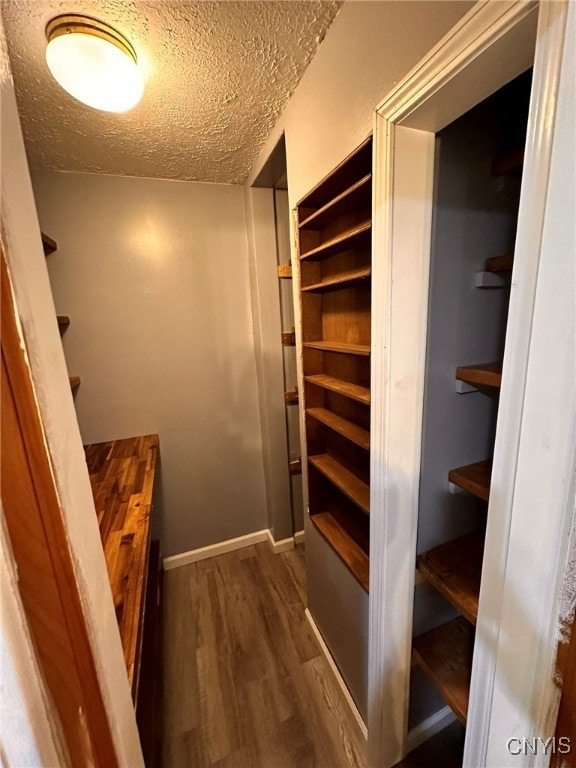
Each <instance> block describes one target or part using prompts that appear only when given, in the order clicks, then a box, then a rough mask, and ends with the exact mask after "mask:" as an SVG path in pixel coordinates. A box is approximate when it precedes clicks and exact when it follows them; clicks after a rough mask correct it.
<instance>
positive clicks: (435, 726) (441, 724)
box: [407, 707, 456, 752]
mask: <svg viewBox="0 0 576 768" xmlns="http://www.w3.org/2000/svg"><path fill="white" fill-rule="evenodd" d="M454 720H456V715H455V714H454V712H453V711H452V710H451V709H450V707H442V709H439V710H438V712H435V713H434V714H433V715H430V717H427V718H426V720H423V721H422V722H421V723H418V725H417V726H415V727H414V728H412V730H410V731H408V739H407V748H408V752H412V750H414V749H416V747H419V746H420V744H424V742H425V741H428V739H431V738H432V736H435V735H436V734H437V733H438V732H439V731H441V730H442V729H443V728H446V726H448V725H450V723H453V722H454Z"/></svg>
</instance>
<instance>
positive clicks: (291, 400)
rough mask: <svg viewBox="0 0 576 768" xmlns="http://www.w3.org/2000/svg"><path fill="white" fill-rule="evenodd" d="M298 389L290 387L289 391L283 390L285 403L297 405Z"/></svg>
mask: <svg viewBox="0 0 576 768" xmlns="http://www.w3.org/2000/svg"><path fill="white" fill-rule="evenodd" d="M298 400H299V398H298V390H297V389H291V390H290V391H289V392H284V402H285V403H286V405H298Z"/></svg>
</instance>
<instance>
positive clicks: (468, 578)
mask: <svg viewBox="0 0 576 768" xmlns="http://www.w3.org/2000/svg"><path fill="white" fill-rule="evenodd" d="M483 555H484V536H483V535H482V534H478V533H473V534H469V535H468V536H462V537H460V538H459V539H454V540H453V541H449V542H448V543H447V544H441V545H440V546H439V547H435V548H434V549H431V550H430V551H429V552H425V553H424V554H422V555H420V556H419V557H418V559H417V563H416V565H417V568H418V571H419V572H420V573H421V574H422V576H423V577H424V578H425V579H426V580H427V581H429V582H430V584H432V585H433V586H434V587H436V589H437V590H438V592H440V594H442V595H444V597H445V598H446V599H447V600H449V601H450V602H451V603H452V605H453V606H454V607H455V608H457V609H458V611H459V612H460V613H461V614H462V615H463V616H464V617H465V618H467V619H468V621H470V622H471V623H472V624H476V617H477V616H478V595H479V594H480V578H481V574H482V557H483Z"/></svg>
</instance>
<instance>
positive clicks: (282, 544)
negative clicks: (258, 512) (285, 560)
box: [268, 529, 294, 555]
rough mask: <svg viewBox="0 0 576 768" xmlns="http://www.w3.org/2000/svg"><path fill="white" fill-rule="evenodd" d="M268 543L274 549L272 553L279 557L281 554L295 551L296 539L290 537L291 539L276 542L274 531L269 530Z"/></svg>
mask: <svg viewBox="0 0 576 768" xmlns="http://www.w3.org/2000/svg"><path fill="white" fill-rule="evenodd" d="M268 541H269V542H270V546H271V547H272V551H273V552H274V554H275V555H279V554H280V552H287V551H288V550H289V549H294V539H293V538H292V536H290V538H289V539H280V541H276V540H275V539H274V537H273V536H272V531H271V530H270V529H268Z"/></svg>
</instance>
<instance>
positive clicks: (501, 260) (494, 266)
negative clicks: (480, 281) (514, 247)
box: [484, 252, 514, 275]
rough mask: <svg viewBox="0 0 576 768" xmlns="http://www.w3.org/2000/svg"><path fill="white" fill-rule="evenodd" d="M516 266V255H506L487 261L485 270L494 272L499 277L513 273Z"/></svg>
mask: <svg viewBox="0 0 576 768" xmlns="http://www.w3.org/2000/svg"><path fill="white" fill-rule="evenodd" d="M513 266H514V253H513V252H510V253H505V254H503V255H502V256H492V258H490V259H486V263H485V265H484V269H485V270H486V272H494V273H495V274H497V275H500V274H505V273H507V272H512V267H513Z"/></svg>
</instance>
